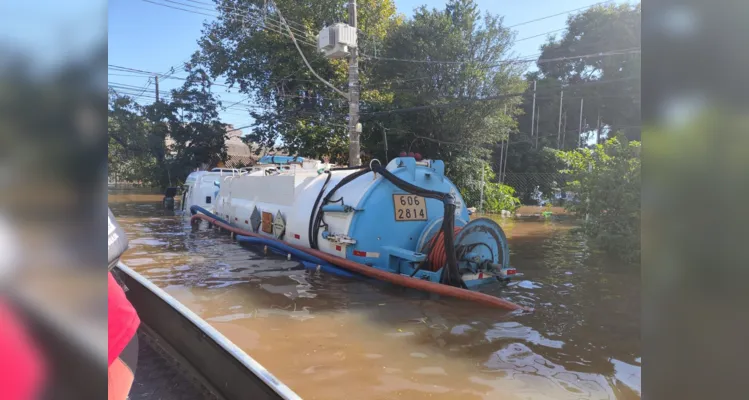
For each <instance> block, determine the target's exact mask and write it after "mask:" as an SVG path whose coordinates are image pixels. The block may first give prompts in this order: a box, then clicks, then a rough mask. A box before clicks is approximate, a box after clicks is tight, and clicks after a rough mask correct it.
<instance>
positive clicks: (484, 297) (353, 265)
mask: <svg viewBox="0 0 749 400" xmlns="http://www.w3.org/2000/svg"><path fill="white" fill-rule="evenodd" d="M197 219H202V220H204V221H208V222H210V223H211V224H213V225H216V226H219V227H221V228H224V229H226V230H228V231H230V232H234V233H236V234H239V235H245V236H252V237H262V238H265V239H270V240H276V241H278V242H280V243H283V244H285V245H287V246H291V247H293V248H295V249H298V250H300V251H304V252H306V253H307V254H310V255H312V256H315V257H317V258H320V259H322V260H325V261H327V262H329V263H331V264H333V265H335V266H338V267H341V268H343V269H347V270H349V271H354V272H357V273H359V274H362V275H365V276H368V277H371V278H375V279H379V280H382V281H386V282H390V283H394V284H396V285H400V286H405V287H409V288H413V289H417V290H422V291H425V292H431V293H435V294H439V295H442V296H448V297H454V298H457V299H463V300H470V301H474V302H477V303H481V304H484V305H488V306H492V307H499V308H504V309H506V310H512V311H515V310H522V311H533V309H532V308H528V307H524V306H521V305H518V304H515V303H513V302H510V301H507V300H504V299H500V298H499V297H494V296H489V295H488V294H484V293H480V292H473V291H470V290H466V289H462V288H457V287H453V286H447V285H443V284H440V283H434V282H430V281H425V280H422V279H416V278H410V277H408V276H403V275H399V274H394V273H391V272H387V271H382V270H379V269H377V268H373V267H369V266H366V265H364V264H359V263H357V262H354V261H351V260H347V259H345V258H341V257H338V256H334V255H332V254H328V253H325V252H322V251H320V250H315V249H310V248H307V247H302V246H298V245H294V244H291V243H287V242H281V241H280V240H277V239H273V238H269V237H267V236H261V235H258V234H256V233H254V232H250V231H246V230H244V229H240V228H237V227H234V226H232V225H228V224H225V223H224V222H222V221H219V220H217V219H215V218H211V217H209V216H207V215H205V214H200V213H198V214H195V215H193V216H192V218H191V221H195V220H197Z"/></svg>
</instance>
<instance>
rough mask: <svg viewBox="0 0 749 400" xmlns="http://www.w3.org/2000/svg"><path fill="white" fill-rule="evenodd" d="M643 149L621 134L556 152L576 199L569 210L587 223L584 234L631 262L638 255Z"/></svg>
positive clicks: (568, 207)
mask: <svg viewBox="0 0 749 400" xmlns="http://www.w3.org/2000/svg"><path fill="white" fill-rule="evenodd" d="M640 148H641V145H640V142H637V141H628V140H627V139H626V137H624V136H623V135H620V136H619V137H614V138H611V139H608V140H607V141H606V142H604V143H603V144H599V145H596V146H595V147H594V148H592V149H588V148H583V149H576V150H569V151H559V152H558V153H557V154H558V156H559V158H560V160H562V161H563V162H564V163H565V164H566V166H567V168H566V169H564V170H563V171H562V172H564V173H565V174H567V175H569V182H568V185H567V189H568V190H570V191H571V192H572V193H574V194H575V197H576V199H577V200H576V201H573V202H568V203H566V204H565V207H566V208H567V209H568V210H570V211H572V212H573V213H575V214H576V215H577V216H579V217H581V218H585V219H586V222H585V225H584V229H585V231H586V233H587V234H588V235H589V236H590V237H591V238H592V239H593V241H594V242H595V243H597V244H598V245H599V246H600V247H601V248H603V249H604V250H606V251H608V252H611V253H613V254H616V255H618V256H621V257H623V258H625V259H629V260H636V259H639V256H640V191H641V178H640Z"/></svg>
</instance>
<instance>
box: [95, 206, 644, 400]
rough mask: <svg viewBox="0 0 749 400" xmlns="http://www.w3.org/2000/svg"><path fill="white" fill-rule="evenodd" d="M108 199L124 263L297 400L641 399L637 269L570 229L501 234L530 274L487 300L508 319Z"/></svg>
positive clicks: (530, 228)
mask: <svg viewBox="0 0 749 400" xmlns="http://www.w3.org/2000/svg"><path fill="white" fill-rule="evenodd" d="M160 202H161V196H160V195H153V194H149V195H137V194H132V193H130V192H127V193H122V192H110V195H109V205H110V208H111V209H112V212H113V213H114V214H115V216H116V217H117V219H118V221H119V222H120V224H121V225H122V226H123V228H124V229H125V230H126V231H127V233H128V235H129V238H130V250H128V252H127V253H125V255H124V256H123V261H124V262H125V263H126V264H128V265H129V266H130V267H132V268H133V269H134V270H136V271H138V272H139V273H140V274H142V275H144V276H145V277H147V278H148V279H150V280H151V281H153V282H154V283H155V284H157V285H159V286H160V287H162V288H164V289H165V290H166V291H167V292H168V293H170V294H171V295H172V296H174V297H175V298H176V299H178V300H179V301H181V302H182V303H183V304H185V305H186V306H187V307H189V308H190V309H192V310H193V311H194V312H195V313H197V314H198V315H200V316H201V317H202V318H204V319H205V320H207V321H208V322H209V323H211V324H212V325H213V326H214V327H215V328H216V329H218V330H219V331H221V332H222V333H223V334H224V335H225V336H226V337H228V338H229V339H230V340H232V341H233V342H234V343H236V344H237V345H238V346H239V347H241V348H242V349H243V350H244V351H245V352H247V353H248V354H249V355H250V356H252V357H253V358H255V359H256V360H258V361H259V362H260V363H261V364H263V365H264V366H265V367H266V368H268V369H269V370H270V371H272V372H273V374H274V375H276V376H277V377H278V378H280V379H281V380H282V381H283V382H284V383H285V384H286V385H288V386H289V387H291V388H292V389H293V390H294V391H295V392H297V393H298V394H299V395H300V396H302V397H303V398H304V399H326V400H333V399H342V400H343V399H346V400H351V399H356V400H369V399H461V400H469V399H638V398H640V364H641V359H640V268H639V266H632V265H622V264H621V263H617V262H615V261H612V260H610V259H607V258H606V257H604V256H601V255H599V254H596V253H594V252H592V251H591V250H590V249H589V248H588V247H587V246H586V241H585V238H584V237H583V236H582V235H581V234H579V233H577V232H575V230H574V229H571V228H574V224H572V223H570V222H561V221H512V220H506V221H500V223H501V224H502V226H503V228H504V229H505V232H506V233H507V235H508V237H509V242H510V249H511V256H510V262H511V264H512V265H513V266H515V267H517V268H518V271H519V272H522V273H524V274H525V276H524V277H522V278H521V279H522V280H519V281H517V282H514V283H512V284H511V286H510V287H508V288H505V289H500V288H497V287H488V288H486V289H484V291H485V292H487V293H491V294H494V295H499V296H502V297H504V298H507V299H509V300H511V301H514V302H517V303H521V304H524V305H529V306H532V307H534V308H535V309H536V311H535V312H534V313H533V314H530V315H513V314H508V313H506V312H503V311H501V310H496V309H487V308H485V307H481V306H476V305H473V304H471V303H466V302H462V301H460V300H453V299H438V298H435V297H434V296H431V295H428V294H424V293H420V292H415V291H412V290H407V289H402V288H398V287H394V286H392V285H387V284H383V283H378V282H371V281H368V282H364V281H360V280H354V279H348V278H342V277H337V276H333V275H329V274H325V273H319V272H311V271H308V270H305V269H304V268H302V266H300V265H299V264H298V263H296V262H294V261H287V260H286V259H285V258H277V257H272V258H268V257H264V256H263V255H262V253H261V252H260V251H258V249H252V248H247V247H242V246H239V245H238V244H237V243H236V242H234V241H232V240H231V238H230V237H229V236H227V235H225V234H222V233H219V232H217V231H214V230H209V229H207V228H206V227H205V226H203V227H202V228H201V229H200V230H197V231H193V230H192V229H191V227H190V224H189V219H188V218H183V217H182V216H181V215H179V214H177V215H175V214H174V213H170V212H168V211H164V210H163V209H162V208H161V203H160Z"/></svg>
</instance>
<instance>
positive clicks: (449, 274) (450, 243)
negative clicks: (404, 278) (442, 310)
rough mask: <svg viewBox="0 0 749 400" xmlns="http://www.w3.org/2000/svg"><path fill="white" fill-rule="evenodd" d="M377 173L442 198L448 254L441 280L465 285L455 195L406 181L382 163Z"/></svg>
mask: <svg viewBox="0 0 749 400" xmlns="http://www.w3.org/2000/svg"><path fill="white" fill-rule="evenodd" d="M372 170H373V171H374V172H375V173H378V174H380V175H382V176H383V178H385V179H387V180H389V181H390V182H391V183H393V184H394V185H395V186H397V187H398V188H399V189H401V190H404V191H406V192H408V193H412V194H415V195H419V196H423V197H427V198H432V199H436V200H440V201H441V202H442V203H443V204H444V205H445V212H444V216H443V218H442V232H443V234H444V236H445V253H446V255H447V267H446V268H443V270H442V276H441V281H442V283H445V284H447V285H451V286H456V287H465V283H464V282H463V279H461V278H460V271H458V259H457V257H456V256H455V236H454V235H455V232H454V227H455V197H454V196H453V195H452V194H450V193H443V192H437V191H434V190H427V189H424V188H421V187H418V186H416V185H413V184H411V183H408V182H406V181H404V180H403V179H401V178H398V177H397V176H395V174H393V173H391V172H390V171H388V170H387V169H385V168H384V167H382V166H381V165H378V166H375V167H373V168H372Z"/></svg>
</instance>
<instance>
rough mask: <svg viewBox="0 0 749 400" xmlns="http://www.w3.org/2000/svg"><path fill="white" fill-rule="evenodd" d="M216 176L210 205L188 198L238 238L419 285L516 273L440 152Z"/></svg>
mask: <svg viewBox="0 0 749 400" xmlns="http://www.w3.org/2000/svg"><path fill="white" fill-rule="evenodd" d="M217 185H218V186H219V188H218V191H217V193H216V196H215V201H212V204H213V210H206V209H205V208H203V207H201V206H199V205H194V206H192V207H190V210H191V213H192V214H193V216H192V219H193V221H197V220H207V221H208V222H209V223H211V224H212V225H214V226H220V227H222V228H224V229H226V230H229V231H231V232H232V233H233V234H236V235H237V239H238V240H239V241H241V242H248V243H254V244H262V245H266V246H269V247H271V248H274V249H276V250H279V251H281V252H286V253H288V254H289V256H291V255H292V254H293V255H295V256H299V257H300V258H302V259H305V257H306V258H308V259H309V260H311V262H312V264H315V263H318V264H320V263H322V264H332V265H333V266H334V267H339V268H343V269H348V270H350V271H353V272H356V273H360V274H364V275H369V276H370V277H375V278H377V279H382V280H389V281H392V282H395V283H400V284H404V285H406V286H408V285H411V286H413V287H416V286H418V287H419V288H422V289H424V290H432V289H429V288H435V286H434V285H435V284H436V285H439V286H442V285H444V286H449V287H453V288H458V289H461V290H465V289H474V288H476V287H477V286H479V285H482V284H486V283H491V282H495V283H500V284H506V283H507V282H509V281H510V279H512V278H513V277H516V276H519V275H520V274H518V273H517V272H516V270H515V268H513V267H511V266H510V264H509V248H508V244H507V238H506V236H505V233H504V232H503V230H502V228H501V227H500V226H499V225H498V224H497V223H496V222H494V221H493V220H491V219H488V218H475V219H471V218H470V216H469V211H468V209H467V207H466V204H465V202H464V201H463V199H462V197H461V195H460V192H459V190H458V188H457V187H456V186H455V185H454V184H453V183H452V182H451V181H450V179H448V178H447V177H446V176H445V164H444V162H443V161H441V160H417V159H415V158H414V157H398V158H395V159H393V160H392V161H390V162H389V163H388V164H387V166H382V165H381V164H380V163H379V162H378V161H377V160H373V161H372V162H371V163H370V164H369V165H367V166H362V167H345V168H329V169H318V170H313V169H299V170H297V171H296V172H295V173H293V174H278V175H265V176H263V175H256V174H248V175H238V176H230V177H225V178H224V179H223V180H221V182H220V183H219V184H217ZM404 278H406V279H405V280H404ZM414 281H421V282H423V283H419V284H416V283H414ZM441 290H442V291H443V289H442V288H437V289H436V291H437V292H439V291H441ZM458 297H460V296H458ZM513 306H514V307H510V308H522V307H520V306H515V305H513Z"/></svg>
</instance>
